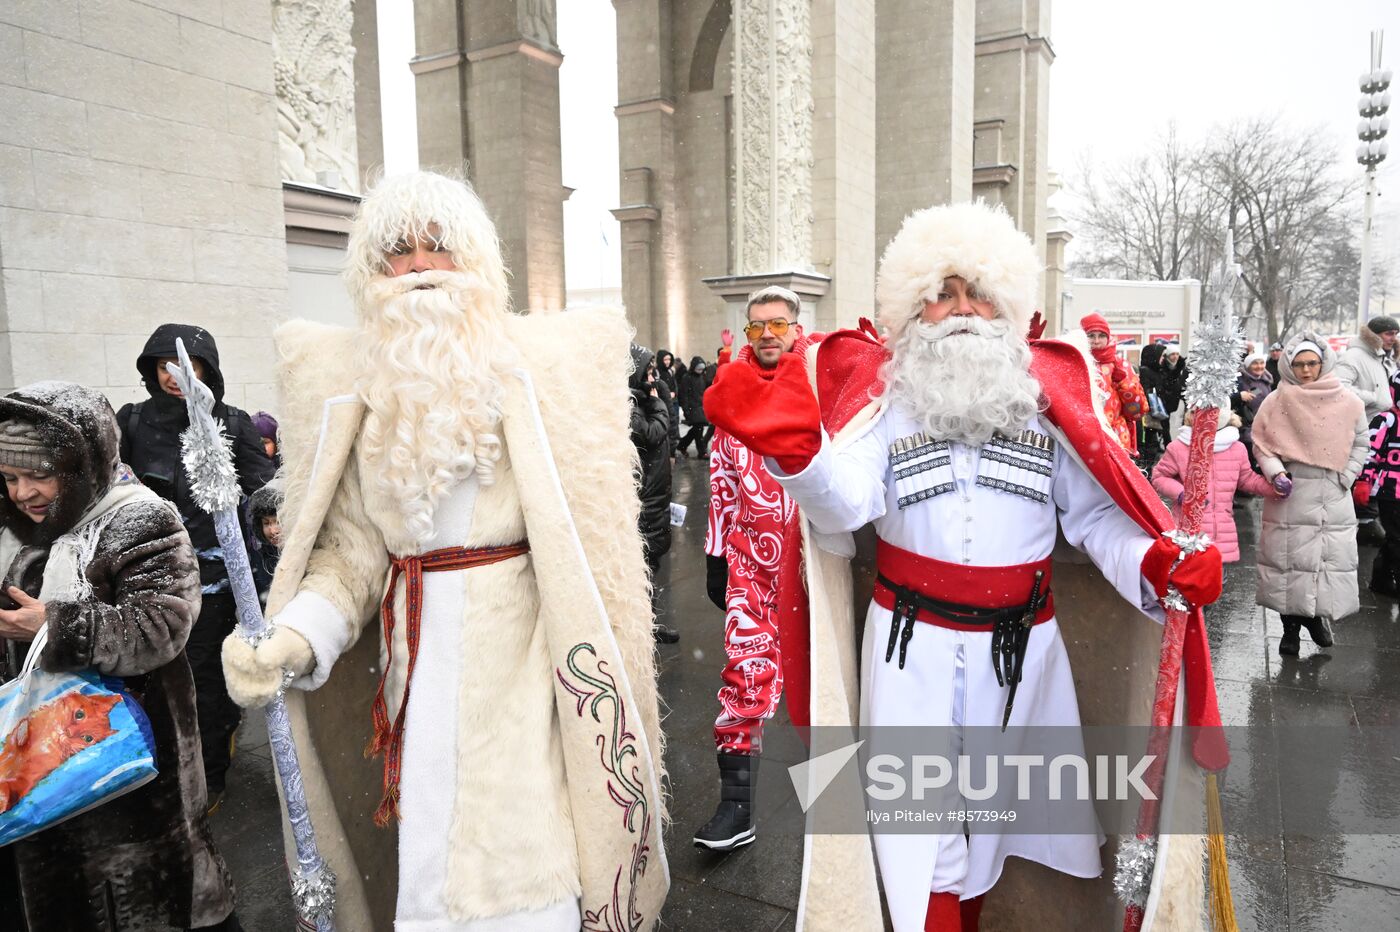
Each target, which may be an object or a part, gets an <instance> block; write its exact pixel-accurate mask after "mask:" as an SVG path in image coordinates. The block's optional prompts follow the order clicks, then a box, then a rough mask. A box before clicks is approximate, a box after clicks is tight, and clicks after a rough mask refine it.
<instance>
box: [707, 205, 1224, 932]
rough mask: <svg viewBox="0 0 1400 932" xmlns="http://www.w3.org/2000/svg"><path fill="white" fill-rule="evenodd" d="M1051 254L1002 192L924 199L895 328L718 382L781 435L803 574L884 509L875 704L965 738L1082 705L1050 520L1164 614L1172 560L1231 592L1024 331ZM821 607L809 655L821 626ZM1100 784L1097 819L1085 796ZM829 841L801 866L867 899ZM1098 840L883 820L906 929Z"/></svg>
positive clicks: (1174, 573)
mask: <svg viewBox="0 0 1400 932" xmlns="http://www.w3.org/2000/svg"><path fill="white" fill-rule="evenodd" d="M1039 271H1040V266H1039V262H1038V260H1037V258H1036V253H1035V250H1034V248H1033V246H1032V245H1031V243H1030V241H1029V240H1028V239H1027V238H1026V237H1025V236H1024V235H1022V234H1021V233H1020V232H1018V231H1017V230H1016V228H1015V226H1014V225H1013V224H1012V222H1011V220H1010V218H1009V217H1007V216H1006V214H1005V213H1004V212H1001V211H1000V210H994V209H992V208H989V207H986V206H984V205H981V204H960V205H953V206H946V207H935V208H931V209H928V210H923V211H919V212H917V213H915V214H913V215H911V216H910V217H908V218H907V219H906V220H905V222H904V225H903V227H902V228H901V230H900V232H899V233H898V235H897V236H896V237H895V238H894V239H893V240H892V241H891V242H890V244H889V246H888V248H887V250H886V252H885V254H884V257H883V259H882V260H881V267H880V272H879V279H878V285H877V297H878V299H879V303H880V319H881V323H882V324H883V325H884V326H885V328H886V330H887V333H888V337H887V343H886V344H884V345H882V344H881V343H880V341H878V340H876V339H875V338H873V336H871V335H870V334H868V333H866V332H855V331H843V332H840V333H837V334H833V335H830V336H828V337H826V338H825V339H824V340H822V341H821V343H820V344H818V346H817V347H815V348H814V349H813V350H812V351H810V352H809V361H808V365H809V367H810V369H811V373H812V374H811V377H810V381H809V377H808V375H807V374H806V373H805V372H804V367H803V366H802V365H801V361H799V360H793V361H792V362H791V363H787V362H784V363H783V364H782V365H780V366H779V367H778V369H777V370H776V372H775V374H774V375H773V376H772V377H771V378H768V379H764V378H763V377H762V374H760V373H757V372H755V370H753V369H752V368H751V367H746V366H728V367H725V369H724V370H722V371H721V373H720V376H719V379H718V380H717V381H716V383H715V385H714V386H713V387H712V389H711V390H710V392H709V394H707V395H706V398H705V409H706V413H707V415H708V416H709V418H710V420H711V421H712V422H714V423H715V424H717V425H718V426H719V427H720V428H722V429H724V430H726V431H729V432H730V433H732V434H733V435H734V436H736V437H737V438H739V439H740V440H741V442H743V443H744V444H745V445H746V446H748V447H749V448H750V449H752V450H754V451H756V452H759V453H762V454H763V455H765V457H766V463H767V466H768V468H769V470H770V471H771V472H772V473H773V475H774V476H775V477H776V478H777V479H778V482H779V483H780V484H781V485H782V486H783V487H784V488H785V489H786V490H787V491H788V493H789V494H790V495H791V496H792V497H793V499H794V500H796V502H797V503H798V505H799V507H800V508H801V511H802V514H803V517H804V519H805V520H806V521H807V522H808V526H809V529H810V532H811V533H809V534H808V535H807V536H806V545H805V549H806V550H807V552H808V553H807V559H808V563H807V569H806V576H805V578H806V579H807V581H808V583H809V586H811V587H819V586H820V585H821V582H820V574H819V573H818V569H819V568H818V567H815V566H814V565H813V564H812V562H811V560H812V557H813V555H814V552H815V551H817V550H820V549H823V548H826V549H830V550H831V551H832V552H840V551H841V549H842V546H841V545H840V544H833V543H832V540H834V539H836V538H837V537H838V536H840V535H846V534H848V533H849V532H852V531H855V530H857V529H859V528H861V527H862V526H864V525H865V524H867V523H873V524H874V527H875V530H876V532H877V533H878V537H879V544H878V548H879V549H878V552H877V572H878V577H877V582H876V587H875V595H874V600H873V602H872V604H871V605H870V609H869V613H868V616H867V619H866V624H865V634H864V643H863V646H862V650H861V675H860V684H861V685H860V722H861V724H862V725H867V726H928V727H938V728H943V729H951V730H952V731H951V733H952V734H954V735H955V736H957V737H955V738H953V739H952V740H955V741H957V742H959V743H960V742H961V741H962V738H961V737H960V736H961V735H962V734H963V729H965V728H968V727H977V726H988V727H989V728H991V729H996V728H1001V727H1004V726H1006V725H1007V724H1009V725H1011V726H1078V725H1079V723H1080V716H1079V706H1078V700H1077V697H1076V693H1075V685H1074V679H1073V677H1072V675H1071V670H1070V664H1069V657H1068V654H1067V652H1066V647H1065V643H1064V641H1063V639H1062V637H1061V633H1060V628H1059V625H1058V624H1057V621H1056V617H1055V603H1054V599H1053V589H1052V585H1051V559H1050V557H1051V551H1052V550H1053V548H1054V546H1055V541H1056V536H1057V533H1062V534H1063V536H1064V538H1065V539H1066V540H1067V541H1068V542H1069V543H1070V544H1072V545H1073V546H1074V547H1076V548H1079V549H1080V550H1082V551H1084V552H1085V553H1087V554H1088V556H1089V557H1090V559H1091V560H1092V561H1093V562H1094V563H1095V564H1096V565H1097V566H1098V568H1099V569H1100V570H1101V571H1102V573H1103V575H1104V577H1106V579H1107V581H1108V582H1109V583H1110V584H1111V585H1112V587H1113V588H1114V589H1115V590H1116V591H1117V593H1118V594H1119V595H1120V596H1121V597H1122V598H1123V599H1125V600H1127V602H1128V603H1129V604H1130V605H1131V606H1133V607H1134V608H1135V609H1136V610H1138V611H1140V612H1142V613H1143V614H1145V615H1147V616H1150V617H1151V618H1154V619H1156V620H1159V621H1160V620H1161V619H1162V617H1163V614H1164V613H1163V610H1162V608H1161V606H1160V605H1159V602H1158V600H1159V598H1160V597H1161V596H1163V595H1165V594H1166V591H1167V589H1166V587H1167V582H1168V579H1169V578H1170V580H1171V582H1172V584H1173V585H1175V586H1176V587H1177V588H1178V589H1179V590H1180V591H1181V592H1182V593H1183V594H1184V595H1185V596H1186V597H1187V598H1188V599H1189V600H1190V601H1192V602H1193V604H1205V603H1208V602H1210V601H1213V600H1214V599H1215V598H1216V597H1217V596H1218V595H1219V592H1220V581H1221V576H1220V557H1219V554H1218V553H1217V552H1215V551H1214V548H1213V547H1212V548H1210V549H1209V550H1207V551H1206V552H1204V553H1197V554H1192V555H1190V556H1187V557H1185V559H1184V560H1183V561H1182V562H1180V564H1179V565H1177V566H1175V567H1173V563H1174V561H1175V559H1176V557H1177V555H1178V554H1179V553H1180V550H1179V548H1177V547H1176V545H1175V544H1173V543H1171V542H1170V541H1168V540H1166V539H1164V538H1162V537H1160V536H1159V532H1160V530H1161V529H1162V528H1163V527H1165V526H1169V525H1167V524H1165V523H1164V522H1166V521H1167V520H1168V519H1167V518H1166V516H1165V513H1164V512H1163V511H1162V509H1161V504H1160V502H1157V501H1156V499H1155V496H1153V495H1152V493H1151V490H1150V489H1146V487H1145V486H1144V485H1143V484H1142V482H1141V477H1140V476H1138V475H1137V474H1136V472H1135V470H1133V469H1132V465H1131V463H1130V462H1127V461H1126V458H1124V457H1122V456H1121V451H1119V454H1112V453H1110V452H1109V450H1108V448H1109V447H1114V448H1116V445H1115V444H1113V443H1112V442H1111V440H1109V438H1108V435H1107V434H1106V433H1104V431H1103V427H1102V424H1101V422H1100V421H1099V420H1098V419H1097V418H1096V417H1095V416H1094V414H1093V406H1092V401H1091V395H1090V392H1089V389H1088V387H1087V386H1088V385H1089V382H1088V375H1089V371H1088V366H1087V361H1086V360H1085V358H1084V357H1083V356H1082V355H1081V354H1080V353H1079V352H1077V351H1076V350H1074V349H1073V348H1071V347H1069V346H1066V345H1065V344H1058V343H1049V342H1048V341H1047V342H1044V343H1037V350H1036V354H1035V357H1034V360H1033V354H1032V349H1031V346H1030V345H1029V343H1028V341H1027V338H1026V334H1027V330H1028V327H1029V325H1030V321H1031V310H1032V306H1033V301H1034V297H1033V296H1034V293H1035V288H1036V282H1037V277H1038V274H1039ZM1075 386H1080V387H1082V389H1083V391H1082V393H1081V394H1078V395H1074V394H1072V391H1073V389H1074V387H1075ZM814 388H815V392H814V390H813V389H814ZM872 398H874V401H873V402H872V401H871V399H872ZM819 399H820V400H819ZM823 428H825V430H823ZM828 433H829V434H830V436H828ZM783 578H785V579H795V578H798V577H797V575H796V574H789V573H785V574H784V577H783ZM818 596H819V593H818V592H816V591H813V592H812V600H813V617H814V619H815V617H816V614H817V612H816V609H817V602H818ZM830 601H831V600H828V602H830ZM835 601H840V600H839V598H837V599H836V600H835ZM1032 619H1033V621H1032ZM813 624H814V628H813V632H812V648H811V649H812V652H813V654H814V655H816V654H817V653H818V652H819V651H820V650H825V649H826V648H825V645H823V644H821V643H820V640H821V637H822V633H821V631H820V630H819V629H818V628H817V627H815V625H816V622H815V620H814V622H813ZM1021 632H1024V635H1022V634H1021ZM838 667H839V664H837V665H834V666H828V667H827V668H826V669H827V670H828V671H830V670H834V669H836V668H838ZM1207 675H1208V674H1207ZM832 678H833V676H832V675H830V674H823V673H822V672H821V671H819V670H818V669H817V668H816V667H815V666H814V667H813V671H812V689H813V692H814V697H813V710H812V712H813V714H812V716H811V720H812V724H814V725H822V724H830V723H831V719H830V718H829V717H828V718H825V719H824V718H823V715H824V712H823V710H822V709H819V708H818V706H817V703H818V702H819V698H820V697H819V695H818V693H819V691H820V689H821V688H822V687H823V684H824V682H825V681H827V680H830V679H832ZM1013 696H1014V701H1013ZM830 708H831V707H830V706H827V707H826V711H827V712H829V711H830ZM1213 709H1214V707H1213V703H1212V704H1211V711H1210V712H1208V713H1206V715H1207V717H1209V715H1211V714H1213ZM943 733H944V734H947V733H949V732H943ZM1023 734H1024V732H1023ZM1013 737H1014V731H1013ZM974 805H975V804H974ZM1083 806H1084V807H1087V809H1088V811H1087V818H1088V820H1089V821H1088V824H1094V821H1093V811H1092V802H1090V801H1087V800H1086V801H1084V802H1083ZM969 808H973V807H972V806H969ZM1081 824H1083V823H1081ZM821 843H822V840H821V839H820V838H809V847H808V852H807V853H808V865H807V871H806V874H815V875H816V876H818V877H820V878H826V880H827V881H828V882H832V885H833V886H834V887H835V888H836V889H837V890H838V891H839V894H845V896H846V898H847V901H848V902H866V901H864V900H862V898H861V896H860V895H859V892H858V888H859V887H860V885H861V884H862V883H864V881H863V880H862V875H861V873H860V872H859V871H858V870H855V869H853V868H852V869H842V870H837V869H833V868H832V864H831V863H830V862H827V863H821V862H820V858H819V857H817V856H815V855H814V854H813V851H814V850H817V846H819V845H820V844H821ZM1102 843H1103V838H1102V836H1101V835H1099V834H1098V833H1097V832H1095V833H1086V834H1080V835H1063V834H1061V835H1037V834H1013V833H1006V834H984V833H976V832H974V833H972V834H971V835H964V834H962V833H961V832H960V831H955V832H952V833H948V834H897V833H891V832H880V831H878V830H877V831H876V833H875V836H874V844H875V851H876V856H877V860H878V864H879V869H880V875H881V879H882V881H883V888H884V891H885V895H886V899H887V901H888V905H889V913H890V916H891V918H892V919H893V922H894V927H895V929H896V930H897V932H914V930H918V929H928V930H938V932H948V930H957V929H976V928H977V923H978V917H979V914H980V912H981V904H982V898H983V895H984V894H986V892H987V891H988V890H989V889H991V888H992V886H993V885H995V884H996V883H997V881H998V879H999V878H1000V877H1001V874H1002V870H1003V862H1004V861H1005V860H1006V859H1007V858H1008V856H1011V855H1015V856H1017V857H1020V858H1024V859H1027V860H1030V861H1035V862H1039V863H1040V864H1044V865H1046V866H1048V867H1051V868H1053V869H1055V870H1057V871H1061V872H1063V873H1066V874H1070V875H1072V876H1075V877H1096V876H1098V875H1099V874H1100V873H1101V872H1102V869H1103V867H1102V859H1101V855H1100V851H1099V848H1100V845H1101V844H1102ZM840 844H844V845H847V847H846V849H845V850H846V851H847V852H849V851H850V850H851V848H850V847H849V846H850V844H851V843H850V842H849V841H842V842H840ZM814 858H815V861H814ZM806 874H804V878H805V877H806ZM833 881H834V882H833ZM804 883H805V879H804ZM820 884H821V881H817V882H814V884H813V885H812V886H813V887H815V886H818V885H820ZM871 886H873V884H872V885H871ZM823 895H824V894H823V893H821V892H818V893H817V894H815V896H816V897H817V898H820V897H821V896H823ZM812 896H813V894H812V888H811V887H809V888H807V889H804V910H803V912H804V918H805V920H806V927H808V928H829V927H836V926H838V925H839V926H842V927H845V928H865V927H868V926H867V925H865V924H864V923H866V922H867V920H866V918H865V917H855V916H850V915H847V916H846V917H845V918H844V919H842V920H841V921H840V922H837V921H835V920H833V918H832V916H831V915H829V914H825V915H821V916H817V915H815V910H814V908H813V907H812V903H813V899H812ZM824 902H827V903H831V897H826V899H825V901H824ZM835 908H837V909H849V907H848V906H847V905H846V904H845V903H839V904H837V905H836V907H835ZM867 909H868V907H867ZM875 918H876V922H877V924H878V915H877V916H876V917H875Z"/></svg>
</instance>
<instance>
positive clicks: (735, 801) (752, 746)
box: [694, 286, 807, 851]
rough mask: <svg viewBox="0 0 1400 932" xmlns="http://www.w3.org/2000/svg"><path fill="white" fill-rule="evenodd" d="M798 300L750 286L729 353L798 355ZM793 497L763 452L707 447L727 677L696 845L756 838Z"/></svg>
mask: <svg viewBox="0 0 1400 932" xmlns="http://www.w3.org/2000/svg"><path fill="white" fill-rule="evenodd" d="M801 311H802V300H801V298H799V297H798V296H797V295H796V294H795V293H794V292H792V291H789V290H788V289H786V288H782V287H778V286H771V287H768V288H761V289H759V290H758V291H755V292H754V293H753V294H751V295H749V300H748V303H747V305H746V307H745V314H746V315H747V318H748V320H747V323H746V325H745V328H744V335H745V336H746V337H748V340H749V345H748V346H745V347H743V348H742V349H740V350H739V358H738V359H737V360H735V363H736V364H738V365H741V366H746V367H753V368H755V369H757V370H762V371H772V370H773V369H775V368H776V367H777V365H778V363H779V361H780V360H782V359H783V357H784V356H787V355H791V356H792V358H795V359H801V358H802V354H803V353H805V352H806V350H807V338H806V336H805V335H804V334H803V332H802V328H801V327H799V326H798V325H797V318H798V315H799V314H800V313H801ZM796 515H797V507H796V506H795V505H794V504H793V503H792V499H790V498H789V497H788V495H787V493H786V492H784V491H783V487H782V486H780V485H779V484H778V483H777V482H776V481H775V480H774V479H773V477H772V475H770V474H769V472H768V470H767V468H766V467H765V466H764V465H763V458H762V457H761V456H759V455H757V454H755V453H753V452H751V451H750V450H749V449H748V448H747V447H745V446H744V445H743V444H742V443H740V442H739V441H738V440H736V439H734V437H733V436H731V435H730V434H728V433H726V432H724V431H718V432H716V434H715V437H714V440H713V442H712V444H711V447H710V510H709V529H708V533H707V534H706V536H705V559H706V576H707V579H706V589H707V590H708V592H709V596H710V600H711V601H712V602H714V603H715V605H716V606H718V607H719V608H721V609H723V610H724V652H725V665H724V673H723V674H722V676H723V679H724V685H723V686H722V687H721V688H720V691H719V696H718V699H719V704H720V711H719V716H718V718H716V719H715V750H716V752H717V755H718V762H719V773H720V801H719V806H718V808H716V810H715V814H714V816H713V817H711V819H710V820H709V821H708V822H706V823H705V825H703V826H702V827H701V828H700V829H699V830H698V831H697V832H696V833H695V839H694V840H695V845H696V847H698V848H708V849H710V850H711V851H729V850H732V849H734V848H738V847H741V846H743V845H747V844H750V843H752V842H753V841H754V839H755V837H756V836H755V834H754V824H753V784H754V776H755V772H756V770H757V764H758V755H759V753H760V752H761V750H762V745H763V723H764V722H765V721H766V720H768V719H770V718H772V717H773V713H774V712H775V711H777V708H778V701H779V699H781V698H782V693H783V673H782V666H781V662H782V661H781V641H780V638H779V634H778V617H777V616H778V569H779V567H780V565H781V564H782V559H783V542H784V537H785V535H786V534H787V533H788V531H789V529H790V528H791V527H792V525H793V522H794V520H795V518H796Z"/></svg>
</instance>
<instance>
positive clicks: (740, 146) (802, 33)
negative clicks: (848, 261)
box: [705, 0, 830, 324]
mask: <svg viewBox="0 0 1400 932" xmlns="http://www.w3.org/2000/svg"><path fill="white" fill-rule="evenodd" d="M733 11H734V21H733V29H734V67H733V82H734V111H733V113H734V124H733V125H734V200H735V204H734V232H733V244H734V269H733V271H734V274H732V275H728V276H723V277H721V278H713V279H705V283H706V284H707V285H709V286H710V288H711V290H712V291H713V292H714V293H715V294H717V295H719V296H720V297H722V298H724V299H725V302H726V304H727V305H728V306H729V307H730V312H731V313H730V317H731V320H732V321H733V322H734V323H735V324H737V323H739V316H740V314H741V312H742V309H743V305H744V301H745V298H746V297H747V295H748V293H749V292H751V291H753V290H755V289H757V288H761V287H763V286H764V285H770V284H777V285H783V286H784V287H787V288H791V289H792V290H794V291H796V292H797V293H798V294H799V295H801V296H802V298H803V301H804V305H809V306H810V307H811V308H812V310H813V311H815V306H816V302H817V299H819V298H820V297H821V296H822V295H824V294H825V293H826V291H827V287H828V286H829V284H830V278H829V277H828V276H825V275H818V274H816V273H815V272H814V271H813V268H812V224H813V219H814V216H813V196H812V167H813V149H812V110H813V102H812V0H735V2H734V6H733ZM813 316H814V317H815V316H816V314H815V313H813Z"/></svg>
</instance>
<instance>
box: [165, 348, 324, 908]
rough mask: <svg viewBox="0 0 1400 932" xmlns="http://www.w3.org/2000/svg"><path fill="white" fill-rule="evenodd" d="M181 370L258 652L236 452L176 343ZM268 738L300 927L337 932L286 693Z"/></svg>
mask: <svg viewBox="0 0 1400 932" xmlns="http://www.w3.org/2000/svg"><path fill="white" fill-rule="evenodd" d="M175 351H176V353H178V354H179V358H180V364H179V365H178V366H177V365H175V364H174V363H166V369H167V371H169V372H170V374H171V375H172V376H174V377H175V383H176V384H177V385H179V387H180V392H181V393H182V394H183V395H184V396H185V408H186V410H187V411H188V412H189V418H190V426H189V428H188V429H186V430H185V432H184V433H183V434H181V436H180V446H181V455H182V458H183V460H184V464H185V472H186V474H187V475H188V476H189V481H190V494H191V495H192V496H193V498H194V500H195V504H197V505H198V506H199V507H200V509H201V510H202V511H205V512H208V513H209V514H210V515H211V516H212V517H213V518H214V531H215V533H216V534H217V535H218V537H219V546H220V547H221V548H222V549H223V552H224V566H225V568H227V570H228V578H229V583H230V585H231V586H232V587H233V597H234V601H235V602H236V603H237V606H238V630H239V633H240V634H241V635H242V636H243V637H244V638H246V639H247V641H248V643H250V644H254V645H256V644H257V643H259V642H260V641H262V640H263V639H265V638H266V637H268V636H269V635H270V634H271V633H272V630H273V629H272V626H271V625H269V624H268V623H267V619H265V618H263V613H262V608H261V606H260V605H259V604H258V593H257V588H256V587H255V586H254V585H253V570H252V568H251V567H250V566H249V565H248V551H247V550H246V549H245V548H244V543H243V531H242V527H241V525H240V524H239V521H238V505H239V501H240V500H241V498H242V492H241V490H240V489H239V487H238V474H237V473H236V472H235V471H234V467H233V452H232V450H231V449H230V446H229V443H230V442H229V438H228V437H227V436H226V435H225V434H224V428H223V425H222V424H220V423H219V422H218V421H216V420H214V394H213V392H211V391H210V390H209V388H208V386H206V385H205V384H204V383H203V382H201V381H199V379H198V378H196V377H195V374H194V367H193V366H192V365H191V364H190V357H189V353H187V352H186V351H185V343H184V341H183V340H178V339H177V340H176V341H175ZM266 712H267V734H268V738H269V740H270V742H271V744H272V755H273V757H274V758H275V759H276V762H277V776H278V779H279V780H280V781H281V783H282V796H283V798H285V799H286V801H287V819H288V821H289V822H290V823H291V826H292V837H293V838H294V839H295V841H296V849H297V869H296V871H295V872H294V873H293V875H292V899H293V901H294V902H295V904H296V910H297V917H298V920H299V925H302V926H304V927H306V928H314V929H315V930H316V932H334V930H335V923H334V922H333V921H332V915H333V913H334V910H335V874H334V873H332V872H331V869H330V867H329V866H328V865H327V864H326V862H325V861H323V860H322V859H321V854H320V852H319V851H318V850H317V848H316V832H315V830H314V829H313V828H312V826H311V815H310V813H309V812H308V811H307V807H306V791H305V790H304V789H303V787H302V782H301V764H300V763H299V762H298V761H297V749H296V745H295V744H294V743H293V741H292V725H291V722H290V721H289V720H288V718H287V703H286V700H285V699H284V698H283V697H282V694H281V692H279V693H278V694H277V696H276V697H275V698H274V699H273V700H272V701H271V702H270V703H268V705H267V709H266Z"/></svg>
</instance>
